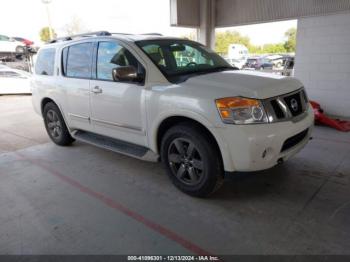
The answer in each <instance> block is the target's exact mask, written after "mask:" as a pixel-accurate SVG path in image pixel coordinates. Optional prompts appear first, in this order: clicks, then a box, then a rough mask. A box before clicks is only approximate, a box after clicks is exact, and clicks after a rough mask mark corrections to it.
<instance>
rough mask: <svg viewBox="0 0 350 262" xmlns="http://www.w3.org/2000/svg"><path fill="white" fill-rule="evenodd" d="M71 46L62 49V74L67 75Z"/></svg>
mask: <svg viewBox="0 0 350 262" xmlns="http://www.w3.org/2000/svg"><path fill="white" fill-rule="evenodd" d="M68 50H69V47H65V48H63V50H62V75H64V76H65V75H67V58H68Z"/></svg>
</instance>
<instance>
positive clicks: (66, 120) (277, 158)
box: [32, 32, 314, 197]
mask: <svg viewBox="0 0 350 262" xmlns="http://www.w3.org/2000/svg"><path fill="white" fill-rule="evenodd" d="M182 56H183V57H187V58H188V57H189V56H190V60H189V61H190V62H188V63H187V64H184V63H183V61H184V59H181V57H182ZM187 58H186V59H187ZM32 93H33V105H34V108H35V110H36V112H37V113H38V114H40V115H41V116H42V117H43V119H44V124H45V127H46V130H47V132H48V135H49V136H50V138H51V139H52V141H53V142H54V143H56V144H58V145H61V146H66V145H70V144H71V143H72V142H73V141H74V140H75V139H77V140H81V141H85V142H87V143H90V144H93V145H96V146H99V147H102V148H106V149H109V150H113V151H115V152H119V153H122V154H125V155H128V156H132V157H136V158H139V159H143V160H148V161H159V160H161V161H162V162H163V164H164V166H165V169H166V171H167V173H168V175H169V177H170V179H171V180H172V182H173V183H174V184H175V185H176V186H177V187H178V188H179V189H180V190H182V191H183V192H185V193H187V194H190V195H192V196H198V197H205V196H208V195H209V194H211V193H212V192H214V191H215V190H216V189H218V188H219V187H220V185H221V184H222V182H223V178H224V176H225V175H228V174H230V173H232V172H234V171H257V170H263V169H268V168H271V167H273V166H275V165H276V164H278V163H282V162H283V161H285V160H287V159H288V158H290V157H291V156H293V155H294V154H296V153H297V152H298V151H300V150H301V149H302V148H303V147H304V146H305V145H306V144H307V143H308V141H309V137H310V134H311V131H312V129H313V120H314V118H313V111H312V108H311V106H310V104H309V102H308V99H307V95H306V92H305V89H304V87H303V84H302V83H301V82H300V81H299V80H297V79H295V78H288V77H281V76H272V75H265V74H263V73H254V72H243V71H242V72H241V71H237V70H234V68H233V67H232V66H230V65H229V64H228V63H227V62H226V61H225V60H224V59H223V58H221V57H220V56H219V55H217V54H216V53H215V52H214V51H212V50H210V49H209V48H207V47H205V46H203V45H201V44H199V43H197V42H193V41H189V40H184V39H178V38H169V37H162V36H159V35H125V34H110V33H108V32H97V33H89V34H88V35H83V36H82V35H77V36H74V37H73V36H71V37H67V38H63V39H57V40H55V41H53V42H52V43H50V44H47V45H45V46H44V47H42V48H41V49H40V51H39V54H38V58H37V62H36V65H35V74H34V77H33V80H32Z"/></svg>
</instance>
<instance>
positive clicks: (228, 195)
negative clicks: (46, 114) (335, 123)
mask: <svg viewBox="0 0 350 262" xmlns="http://www.w3.org/2000/svg"><path fill="white" fill-rule="evenodd" d="M0 132H1V135H0V253H1V254H109V255H110V254H198V253H209V254H221V255H223V254H350V223H349V221H350V133H341V132H338V131H335V130H332V129H329V128H326V127H316V129H315V131H314V135H313V137H314V139H313V140H312V141H310V143H309V144H308V145H307V147H306V148H305V149H304V150H303V151H301V152H300V153H299V154H298V155H296V156H295V157H294V158H292V159H291V160H289V161H288V162H286V163H284V164H283V165H280V166H277V167H275V168H273V169H270V170H266V171H263V172H254V173H237V174H235V175H232V176H230V177H227V178H226V179H225V180H226V181H225V184H224V186H223V187H222V188H221V190H220V191H219V192H217V193H216V194H215V195H213V196H212V197H211V198H209V199H197V198H191V197H189V196H187V195H185V194H183V193H181V192H179V191H178V190H177V189H176V188H175V187H174V186H173V185H172V184H171V183H170V181H169V179H168V178H167V176H166V174H165V172H164V170H163V167H162V165H161V164H160V163H147V162H142V161H139V160H136V159H133V158H130V157H126V156H123V155H119V154H116V153H112V152H109V151H105V150H102V149H99V148H96V147H93V146H90V145H87V144H83V143H80V142H76V143H74V144H73V146H70V147H58V146H56V145H54V144H53V143H51V142H50V141H49V139H48V137H47V135H46V132H45V129H44V126H43V124H42V120H41V118H40V117H39V116H37V115H36V114H35V113H34V112H33V109H32V107H31V97H30V96H2V97H1V96H0Z"/></svg>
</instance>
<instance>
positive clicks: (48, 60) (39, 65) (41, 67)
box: [35, 48, 56, 76]
mask: <svg viewBox="0 0 350 262" xmlns="http://www.w3.org/2000/svg"><path fill="white" fill-rule="evenodd" d="M55 54H56V50H55V49H54V48H47V49H43V50H41V51H40V52H39V55H38V58H37V60H36V64H35V74H37V75H48V76H52V75H53V72H54V67H55Z"/></svg>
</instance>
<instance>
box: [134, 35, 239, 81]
mask: <svg viewBox="0 0 350 262" xmlns="http://www.w3.org/2000/svg"><path fill="white" fill-rule="evenodd" d="M164 43H169V44H177V43H181V44H187V45H189V46H191V47H193V46H194V47H196V48H198V49H199V50H200V51H202V52H203V53H205V54H206V55H209V54H210V55H213V57H212V59H216V61H219V62H220V64H219V65H217V66H214V67H208V68H202V69H197V70H189V71H180V72H168V71H166V70H165V69H164V68H162V67H161V66H159V65H158V64H157V63H156V62H155V61H154V60H153V59H152V57H151V56H150V54H149V53H148V52H147V51H146V50H145V49H144V48H143V47H144V46H146V45H151V44H156V45H161V44H163V45H164ZM135 44H136V45H137V46H138V47H139V48H140V49H141V50H142V52H143V53H144V54H145V55H146V56H147V57H148V58H149V59H150V60H151V61H152V63H153V64H154V65H155V66H156V67H157V68H158V69H159V70H160V71H161V72H162V74H163V75H164V77H165V78H167V79H168V81H169V82H172V83H178V82H183V81H186V80H187V79H188V78H189V77H193V76H196V75H202V74H210V73H214V72H218V71H225V70H235V68H234V67H232V66H231V65H230V64H229V63H228V62H226V61H225V60H224V59H223V58H222V57H220V56H219V55H218V54H217V53H215V52H214V51H211V50H210V52H209V51H208V48H207V47H205V46H204V45H202V44H200V43H198V42H195V41H190V40H186V39H176V38H174V39H156V40H140V41H136V42H135Z"/></svg>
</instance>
